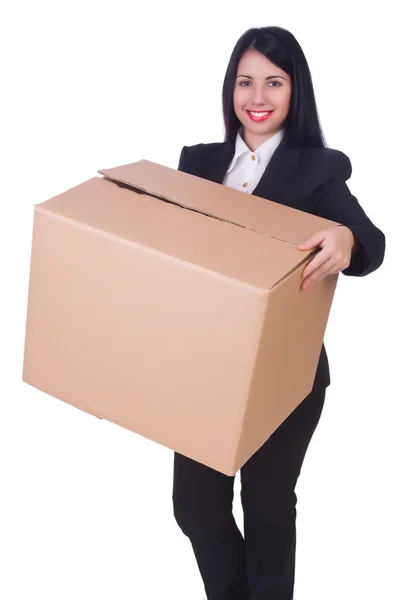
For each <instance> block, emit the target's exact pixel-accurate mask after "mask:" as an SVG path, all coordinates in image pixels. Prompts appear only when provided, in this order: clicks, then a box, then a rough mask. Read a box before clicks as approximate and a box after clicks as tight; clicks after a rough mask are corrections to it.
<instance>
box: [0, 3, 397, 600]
mask: <svg viewBox="0 0 397 600" xmlns="http://www.w3.org/2000/svg"><path fill="white" fill-rule="evenodd" d="M391 10H392V9H391V3H390V4H389V2H387V1H383V2H382V1H378V2H376V3H375V4H373V3H371V4H368V8H365V7H364V6H363V5H360V4H359V3H356V2H355V1H354V2H349V1H345V2H340V3H339V2H332V3H328V4H327V5H324V4H322V3H313V4H311V3H309V2H282V3H274V2H273V3H268V2H241V1H240V2H231V1H230V0H229V1H227V2H221V1H218V2H215V1H212V2H203V1H201V2H192V3H188V2H184V3H180V4H177V3H176V2H166V3H165V2H156V1H152V2H143V1H142V0H141V1H140V2H139V3H138V2H136V3H134V2H133V1H130V2H120V1H118V0H117V1H116V0H114V1H113V2H112V3H110V2H106V3H105V2H100V1H97V2H95V3H90V2H84V1H82V0H80V1H79V2H72V1H70V0H69V2H64V1H63V2H61V1H58V2H52V3H50V2H48V4H47V3H46V2H43V1H41V0H38V1H36V2H34V3H33V2H32V3H28V2H13V3H12V8H8V9H7V10H6V12H5V13H4V12H3V15H2V20H1V25H0V27H1V32H0V33H1V35H0V40H1V42H0V43H1V60H2V78H1V82H2V92H1V100H0V101H1V112H0V118H1V142H0V144H1V165H2V174H1V184H0V185H1V199H2V204H1V209H2V212H1V221H0V228H1V231H0V234H1V235H0V244H1V253H0V261H1V283H2V291H1V295H0V303H1V311H0V319H1V322H0V326H1V330H0V333H1V337H0V344H1V355H0V359H1V363H0V365H1V366H0V368H1V381H0V401H1V420H0V461H1V462H0V481H1V495H0V569H1V575H0V597H1V598H2V599H3V600H21V599H23V600H30V599H31V598H40V600H71V599H73V600H91V599H92V600H94V599H95V600H110V599H111V600H132V599H134V600H135V599H137V600H138V599H139V600H154V599H156V600H157V599H163V598H164V599H165V600H186V599H189V600H202V599H203V598H204V597H205V594H204V588H203V585H202V582H201V578H200V576H199V573H198V569H197V566H196V563H195V559H194V556H193V552H192V550H191V546H190V542H189V540H188V539H187V538H185V536H184V535H183V534H182V532H181V531H180V530H179V528H178V526H177V524H176V522H175V521H174V517H173V509H172V500H171V494H172V469H173V453H172V452H171V451H170V450H168V449H164V448H163V447H161V446H159V445H157V444H155V443H154V442H150V441H148V440H145V439H143V438H140V437H139V436H138V435H135V434H133V433H131V432H129V431H126V430H124V429H122V428H121V427H118V426H116V425H113V424H111V423H108V422H106V421H100V420H98V419H96V418H94V417H92V416H90V415H88V414H85V413H84V412H82V411H79V410H78V409H75V408H73V407H71V406H69V405H67V404H65V403H63V402H61V401H59V400H55V399H53V398H51V397H50V396H47V395H46V394H44V393H41V392H38V391H37V390H35V389H33V388H31V387H29V386H28V385H26V384H23V383H22V381H21V377H22V361H23V344H24V334H25V318H26V308H27V291H28V278H29V261H30V245H31V234H32V222H33V205H34V204H36V203H39V202H42V201H44V200H46V199H48V198H50V197H52V196H54V195H55V194H57V193H60V192H62V191H64V190H65V189H67V188H69V187H72V186H74V185H76V184H78V183H80V182H82V181H85V180H86V179H88V178H90V177H93V176H95V174H96V171H97V169H101V168H106V167H111V166H116V165H118V164H125V163H127V162H133V161H136V160H139V159H141V158H147V159H149V160H152V161H155V162H159V163H162V164H165V165H168V166H170V167H174V168H176V166H177V164H178V159H179V154H180V151H181V148H182V146H184V145H191V144H195V143H198V142H213V141H222V139H223V125H222V117H221V86H222V81H223V76H224V72H225V69H226V66H227V62H228V59H229V56H230V53H231V51H232V49H233V46H234V44H235V43H236V41H237V39H238V38H239V36H240V35H241V34H242V33H243V32H244V31H245V30H246V29H248V28H249V27H252V26H265V25H280V26H282V27H285V28H287V29H290V30H291V31H292V33H294V35H295V36H296V37H297V39H298V41H299V42H300V43H301V45H302V47H303V50H304V52H305V54H306V57H307V59H308V62H309V65H310V68H311V71H312V76H313V80H314V86H315V92H316V97H317V102H318V108H319V112H320V117H321V121H322V125H323V128H324V131H325V135H326V137H327V140H328V144H329V146H331V147H333V148H337V149H339V150H342V151H343V152H345V153H346V154H347V155H348V156H349V157H350V159H351V161H352V164H353V176H352V178H351V180H350V182H349V186H350V189H351V190H352V192H353V193H354V194H355V195H356V196H357V197H358V198H359V201H360V202H361V204H362V206H363V207H364V209H365V210H366V211H367V213H368V215H369V216H370V217H371V219H372V220H373V221H374V222H375V223H376V224H377V225H378V226H379V227H380V228H381V229H382V230H383V231H384V232H385V233H386V236H387V244H388V246H387V257H386V260H385V262H384V265H383V267H382V268H381V269H380V270H379V271H377V272H376V273H374V274H372V275H370V276H369V277H367V278H363V279H359V278H356V279H354V278H350V279H349V278H346V277H341V278H340V281H339V286H338V291H337V296H336V299H335V303H334V306H333V310H332V315H331V319H330V322H329V327H328V331H327V335H326V345H327V350H328V353H329V357H330V362H331V369H332V381H333V382H332V386H331V387H330V388H329V389H328V395H327V401H326V406H325V409H324V412H323V416H322V419H321V421H320V424H319V426H318V429H317V431H316V433H315V436H314V438H313V441H312V444H311V446H310V448H309V451H308V454H307V458H306V461H305V464H304V468H303V471H302V475H301V478H300V480H299V482H298V488H297V493H298V548H297V568H296V587H295V597H296V599H297V600H318V599H319V598H321V600H367V599H368V600H374V599H375V598H384V599H389V598H390V599H392V598H397V592H396V584H395V567H396V562H397V555H396V542H395V540H396V536H397V527H396V516H395V515H396V513H395V508H396V505H397V495H396V485H395V480H396V468H395V462H396V455H397V451H396V441H395V416H396V409H395V404H396V401H397V393H396V386H395V380H396V365H395V363H396V350H395V338H396V333H397V332H396V320H395V304H396V300H395V295H394V294H393V292H392V284H394V281H393V275H395V272H396V258H397V252H396V242H395V237H394V232H395V228H396V221H395V214H396V211H395V203H396V191H395V171H396V166H395V162H396V158H397V157H396V150H395V140H396V133H397V131H396V119H395V116H396V86H395V58H396V56H395V46H394V37H395V34H394V28H393V29H392V25H393V19H392V16H391ZM393 53H394V57H393V56H392V55H393ZM393 305H394V310H393ZM239 494H240V480H239V477H237V478H236V484H235V505H234V507H235V514H236V518H237V521H238V524H239V525H240V526H242V513H241V504H240V497H239ZM264 600H267V599H264Z"/></svg>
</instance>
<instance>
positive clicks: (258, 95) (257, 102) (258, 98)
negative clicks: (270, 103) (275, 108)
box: [251, 87, 266, 106]
mask: <svg viewBox="0 0 397 600" xmlns="http://www.w3.org/2000/svg"><path fill="white" fill-rule="evenodd" d="M251 102H252V104H253V105H254V106H266V93H265V91H264V90H263V89H261V88H260V87H256V88H255V89H252V98H251Z"/></svg>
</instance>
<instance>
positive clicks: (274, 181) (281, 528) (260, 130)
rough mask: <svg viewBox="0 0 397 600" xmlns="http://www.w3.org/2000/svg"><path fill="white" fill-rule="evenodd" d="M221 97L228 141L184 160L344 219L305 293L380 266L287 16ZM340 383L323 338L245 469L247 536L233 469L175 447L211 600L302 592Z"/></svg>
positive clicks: (177, 506) (256, 44)
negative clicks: (314, 489)
mask: <svg viewBox="0 0 397 600" xmlns="http://www.w3.org/2000/svg"><path fill="white" fill-rule="evenodd" d="M222 99H223V116H224V123H225V129H226V135H225V141H224V142H223V143H213V144H197V145H195V146H191V147H184V148H183V150H182V153H181V158H180V163H179V167H178V168H179V169H180V170H182V171H185V172H187V173H191V174H193V175H197V176H199V177H203V178H205V179H209V180H211V181H215V182H217V183H223V184H224V185H227V186H230V187H233V188H236V189H239V190H241V191H242V192H246V193H252V194H255V195H256V196H260V197H262V198H267V199H269V200H273V201H276V202H280V203H282V204H285V205H288V206H292V207H293V208H296V209H299V210H303V211H306V212H310V213H313V214H316V215H319V216H321V217H325V218H327V219H330V220H332V221H336V222H338V223H341V226H339V227H337V228H331V229H325V230H323V231H319V232H318V233H317V234H316V235H315V236H313V237H312V238H311V239H309V240H302V244H301V245H300V246H299V248H300V249H302V250H304V249H305V250H307V249H309V248H314V247H317V246H319V247H320V248H321V250H320V251H319V252H318V253H317V254H316V256H315V258H313V259H312V260H311V262H310V263H309V264H308V265H307V267H306V269H305V270H304V272H303V280H302V285H301V289H302V290H303V291H304V292H305V291H306V290H308V289H309V288H310V287H311V286H312V285H315V284H316V282H318V281H320V280H321V279H322V278H323V277H326V276H327V275H330V274H335V273H339V272H342V273H344V274H345V275H353V276H364V275H368V274H369V273H371V272H372V271H374V270H375V269H377V268H378V267H379V266H380V265H381V263H382V261H383V257H384V251H385V238H384V235H383V233H382V232H381V231H380V230H379V229H378V228H377V227H375V225H374V224H373V223H372V222H371V221H370V219H369V218H368V217H367V215H366V214H365V212H364V210H363V209H362V208H361V206H360V205H359V203H358V201H357V199H356V198H355V197H354V196H352V194H351V193H350V191H349V188H348V187H347V185H346V183H345V182H346V180H348V179H349V177H350V175H351V165H350V161H349V159H348V157H347V156H346V155H345V154H343V153H342V152H339V151H337V150H332V149H329V148H326V146H325V143H324V141H323V135H322V131H321V127H320V124H319V119H318V116H317V110H316V102H315V97H314V91H313V86H312V81H311V76H310V71H309V68H308V65H307V62H306V59H305V56H304V54H303V52H302V49H301V47H300V45H299V44H298V42H297V40H296V39H295V37H294V36H293V35H292V34H291V33H290V32H288V31H286V30H284V29H281V28H279V27H264V28H258V29H256V28H255V29H250V30H248V31H247V32H246V33H245V34H244V35H243V36H242V37H241V38H240V39H239V41H238V42H237V44H236V46H235V48H234V50H233V52H232V55H231V58H230V62H229V65H228V68H227V71H226V75H225V79H224V84H223V91H222ZM329 384H330V376H329V368H328V360H327V356H326V352H325V349H324V346H323V348H322V351H321V355H320V359H319V364H318V369H317V373H316V377H315V382H314V385H313V389H312V391H311V393H310V394H309V395H308V396H307V397H306V398H305V399H304V400H303V402H302V403H301V404H300V405H299V406H298V407H297V408H296V410H295V411H294V412H293V413H292V414H291V415H290V416H289V417H288V418H287V419H286V420H285V421H284V422H283V423H282V424H281V426H280V427H279V428H278V429H277V430H276V431H275V432H274V433H273V435H272V436H271V437H270V438H269V439H268V440H267V441H266V443H265V444H264V445H263V446H262V447H261V448H259V450H258V451H257V452H256V453H255V454H254V455H253V456H252V457H251V458H250V459H249V460H248V462H247V463H246V464H245V465H244V466H243V467H242V468H241V471H240V475H241V502H242V507H243V511H244V537H243V536H242V534H241V532H240V530H239V529H238V527H237V524H236V522H235V519H234V517H233V514H232V501H233V484H234V477H229V476H227V475H224V474H222V473H220V472H218V471H216V470H214V469H211V468H209V467H207V466H205V465H202V464H200V463H198V462H196V461H194V460H191V459H189V458H187V457H184V456H182V455H180V454H178V453H175V463H174V488H173V503H174V514H175V518H176V520H177V522H178V524H179V526H180V527H181V529H182V531H183V532H184V533H185V535H187V536H188V537H189V539H190V541H191V544H192V547H193V551H194V554H195V557H196V560H197V563H198V567H199V570H200V573H201V576H202V579H203V582H204V586H205V590H206V593H207V596H208V599H209V600H248V599H249V600H292V598H293V588H294V571H295V546H296V528H295V522H296V501H297V498H296V494H295V491H294V490H295V486H296V483H297V479H298V477H299V473H300V470H301V467H302V463H303V460H304V457H305V453H306V451H307V448H308V445H309V442H310V440H311V438H312V435H313V433H314V431H315V428H316V426H317V424H318V421H319V418H320V415H321V412H322V409H323V404H324V399H325V394H326V388H327V386H328V385H329ZM203 443H205V440H203Z"/></svg>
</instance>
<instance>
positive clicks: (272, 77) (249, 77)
mask: <svg viewBox="0 0 397 600" xmlns="http://www.w3.org/2000/svg"><path fill="white" fill-rule="evenodd" d="M239 77H246V78H247V79H253V77H251V75H237V77H236V79H238V78H239ZM276 78H278V79H284V80H285V81H286V79H285V77H282V75H269V77H265V81H267V80H268V79H276Z"/></svg>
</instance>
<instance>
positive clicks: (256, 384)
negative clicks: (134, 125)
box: [23, 160, 337, 475]
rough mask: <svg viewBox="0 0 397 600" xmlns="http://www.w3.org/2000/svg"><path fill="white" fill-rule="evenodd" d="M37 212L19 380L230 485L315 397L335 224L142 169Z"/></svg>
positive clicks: (159, 169) (119, 173)
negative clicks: (314, 260)
mask: <svg viewBox="0 0 397 600" xmlns="http://www.w3.org/2000/svg"><path fill="white" fill-rule="evenodd" d="M99 173H100V174H102V175H103V177H94V178H92V179H90V180H88V181H86V182H85V183H82V184H81V185H78V186H77V187H74V188H72V189H70V190H68V191H66V192H65V193H63V194H60V195H58V196H56V197H55V198H52V199H50V200H47V201H46V202H43V203H41V204H38V205H36V206H35V210H34V227H33V242H32V255H31V272H30V286H29V300H28V313H27V324H26V343H25V356H24V369H23V380H24V381H25V382H26V383H28V384H30V385H32V386H34V387H35V388H37V389H39V390H42V391H43V392H46V393H47V394H50V395H51V396H54V397H55V398H58V399H60V400H63V401H65V402H67V403H69V404H71V405H74V406H75V407H78V408H80V409H82V410H84V411H87V412H89V413H92V414H94V415H96V416H98V417H101V418H104V419H108V420H109V421H111V422H113V423H116V424H118V425H120V426H122V427H125V428H127V429H129V430H131V431H133V432H136V433H138V434H140V435H142V436H144V437H146V438H148V439H150V440H153V441H155V442H157V443H159V444H162V445H164V446H165V447H168V448H170V449H172V450H175V451H177V452H180V453H182V454H184V455H186V456H189V457H191V458H193V459H195V460H197V461H199V462H201V463H203V464H205V465H208V466H210V467H212V468H214V469H217V470H218V471H221V472H222V473H225V474H226V475H234V474H235V473H236V472H237V471H238V470H239V469H240V468H241V466H242V465H243V464H244V463H245V462H246V461H247V460H248V459H249V458H250V457H251V456H252V454H254V452H255V451H256V450H257V449H258V448H259V447H260V446H261V445H262V444H263V443H264V442H265V441H266V440H267V439H268V438H269V436H270V435H271V434H272V432H273V431H275V429H276V428H277V427H278V426H279V425H280V424H281V423H282V422H283V421H284V419H285V418H286V417H287V416H288V415H289V414H290V413H291V412H292V411H293V410H294V409H295V408H296V407H297V405H298V404H299V403H300V402H301V401H302V400H303V399H304V398H305V396H306V395H307V394H308V393H309V392H310V391H311V389H312V385H313V380H314V376H315V371H316V367H317V363H318V358H319V354H320V350H321V345H322V341H323V337H324V333H325V328H326V323H327V319H328V316H329V311H330V307H331V302H332V298H333V295H334V290H335V286H336V282H337V276H330V277H327V278H326V279H325V280H323V281H322V282H321V283H318V284H317V285H315V286H314V287H313V288H312V289H310V290H309V291H306V292H301V291H300V283H301V277H302V271H303V269H304V268H305V266H306V264H307V262H308V260H310V258H311V257H312V253H310V252H302V251H300V250H298V249H297V247H296V245H297V244H298V243H299V242H301V241H303V240H304V239H306V238H307V237H309V236H310V235H312V234H314V233H316V232H317V231H319V230H320V229H323V228H324V227H333V226H335V227H336V226H337V224H336V223H333V222H330V221H327V220H324V219H321V218H318V217H316V216H313V215H310V214H307V213H305V212H302V211H298V210H295V209H292V208H289V207H286V206H283V205H281V204H277V203H275V202H271V201H267V200H263V199H262V198H259V197H256V196H252V195H247V194H244V193H242V192H239V191H236V190H232V189H230V188H227V187H225V186H223V185H220V184H216V183H213V182H210V181H207V180H204V179H201V178H199V177H195V176H193V175H188V174H186V173H182V172H179V171H176V170H174V169H170V168H167V167H164V166H161V165H157V164H155V163H152V162H150V161H146V160H142V161H139V162H137V163H133V164H131V165H124V166H121V167H117V168H113V169H109V170H105V171H100V172H99Z"/></svg>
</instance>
